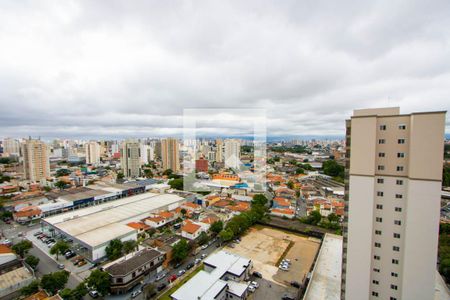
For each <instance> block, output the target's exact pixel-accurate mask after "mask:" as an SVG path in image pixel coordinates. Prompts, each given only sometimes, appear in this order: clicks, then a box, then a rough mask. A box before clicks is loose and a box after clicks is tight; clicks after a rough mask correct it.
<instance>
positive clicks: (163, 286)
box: [156, 283, 167, 292]
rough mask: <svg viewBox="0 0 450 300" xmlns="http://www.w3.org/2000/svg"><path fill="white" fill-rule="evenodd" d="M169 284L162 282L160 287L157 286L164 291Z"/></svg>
mask: <svg viewBox="0 0 450 300" xmlns="http://www.w3.org/2000/svg"><path fill="white" fill-rule="evenodd" d="M166 286H167V284H165V283H161V284H160V285H158V287H157V288H156V289H157V290H158V292H160V291H162V290H163V289H165V288H166Z"/></svg>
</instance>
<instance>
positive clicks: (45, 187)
mask: <svg viewBox="0 0 450 300" xmlns="http://www.w3.org/2000/svg"><path fill="white" fill-rule="evenodd" d="M51 190H52V188H51V187H49V186H48V185H46V186H44V191H46V192H50V191H51Z"/></svg>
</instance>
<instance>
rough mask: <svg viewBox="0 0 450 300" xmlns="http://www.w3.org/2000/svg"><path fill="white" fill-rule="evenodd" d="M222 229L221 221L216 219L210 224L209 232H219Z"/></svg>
mask: <svg viewBox="0 0 450 300" xmlns="http://www.w3.org/2000/svg"><path fill="white" fill-rule="evenodd" d="M222 229H223V222H222V221H216V222H214V223H212V224H211V227H210V228H209V230H210V231H211V232H214V233H215V234H219V233H220V232H221V231H222Z"/></svg>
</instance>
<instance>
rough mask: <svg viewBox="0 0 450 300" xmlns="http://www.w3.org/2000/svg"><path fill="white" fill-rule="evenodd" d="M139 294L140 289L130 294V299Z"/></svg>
mask: <svg viewBox="0 0 450 300" xmlns="http://www.w3.org/2000/svg"><path fill="white" fill-rule="evenodd" d="M140 293H142V290H141V289H138V290H136V291H134V292H132V293H131V298H136V297H137V296H138V295H139V294H140Z"/></svg>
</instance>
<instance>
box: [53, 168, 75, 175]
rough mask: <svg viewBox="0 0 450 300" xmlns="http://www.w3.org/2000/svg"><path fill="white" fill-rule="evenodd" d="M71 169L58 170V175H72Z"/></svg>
mask: <svg viewBox="0 0 450 300" xmlns="http://www.w3.org/2000/svg"><path fill="white" fill-rule="evenodd" d="M70 173H71V172H70V170H68V169H59V170H58V171H56V175H55V176H56V177H61V176H68V175H70Z"/></svg>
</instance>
